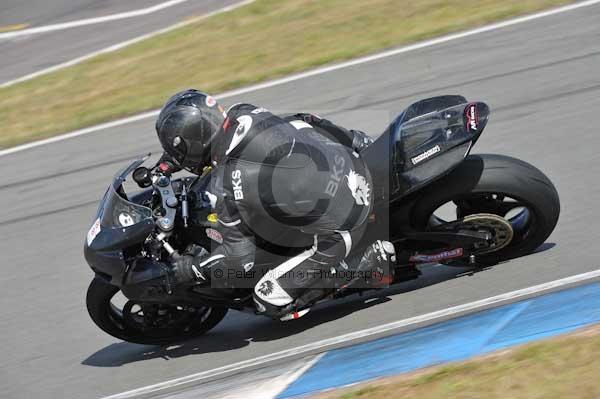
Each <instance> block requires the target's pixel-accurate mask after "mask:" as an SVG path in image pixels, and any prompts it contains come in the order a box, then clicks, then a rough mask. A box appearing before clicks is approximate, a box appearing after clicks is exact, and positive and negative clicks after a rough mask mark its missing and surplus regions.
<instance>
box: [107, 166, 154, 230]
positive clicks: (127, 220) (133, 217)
mask: <svg viewBox="0 0 600 399" xmlns="http://www.w3.org/2000/svg"><path fill="white" fill-rule="evenodd" d="M144 161H145V158H142V159H138V160H136V161H134V162H132V163H131V164H130V165H129V166H127V167H126V168H124V169H123V170H121V171H120V172H119V173H117V174H116V175H115V178H114V179H113V182H112V184H111V185H110V187H109V188H108V190H107V192H106V194H105V195H104V199H103V201H102V203H101V204H100V209H99V210H98V218H99V219H100V225H101V226H102V227H106V228H112V229H114V228H125V227H130V226H133V225H135V224H138V223H141V222H144V221H145V220H148V219H152V210H151V209H150V208H148V207H145V206H142V205H139V204H135V203H133V202H130V201H129V200H127V196H126V194H125V191H124V190H123V182H124V181H125V179H126V177H127V176H128V175H129V174H130V173H131V172H132V171H133V170H135V169H136V168H137V167H138V166H140V165H141V164H142V163H143V162H144Z"/></svg>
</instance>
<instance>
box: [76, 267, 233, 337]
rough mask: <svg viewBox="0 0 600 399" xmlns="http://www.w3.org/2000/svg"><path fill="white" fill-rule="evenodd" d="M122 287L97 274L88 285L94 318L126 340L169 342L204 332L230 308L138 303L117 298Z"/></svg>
mask: <svg viewBox="0 0 600 399" xmlns="http://www.w3.org/2000/svg"><path fill="white" fill-rule="evenodd" d="M118 292H119V288H118V287H115V286H114V285H111V284H109V283H107V282H106V281H104V280H102V279H101V278H99V277H95V278H94V279H93V280H92V282H91V283H90V286H89V287H88V291H87V297H86V304H87V309H88V313H89V315H90V317H91V318H92V320H93V321H94V323H96V325H97V326H98V327H100V328H101V329H102V330H103V331H104V332H106V333H108V334H110V335H112V336H113V337H115V338H119V339H122V340H124V341H128V342H133V343H136V344H144V345H166V344H170V343H173V342H177V341H181V340H185V339H189V338H192V337H196V336H199V335H201V334H204V333H205V332H207V331H208V330H210V329H211V328H213V327H215V326H216V325H217V324H218V323H219V322H220V321H221V320H223V318H224V317H225V315H226V314H227V310H228V309H227V308H215V307H210V306H202V307H191V306H177V305H161V304H137V303H134V302H132V301H127V302H126V303H125V305H122V306H119V305H118V304H117V303H116V301H114V297H115V295H116V294H117V293H118Z"/></svg>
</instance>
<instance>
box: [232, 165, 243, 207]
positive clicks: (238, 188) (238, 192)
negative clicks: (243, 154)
mask: <svg viewBox="0 0 600 399" xmlns="http://www.w3.org/2000/svg"><path fill="white" fill-rule="evenodd" d="M231 185H232V186H233V197H234V198H235V200H236V201H239V200H243V199H244V191H242V172H241V171H240V170H239V169H236V170H234V171H233V172H231Z"/></svg>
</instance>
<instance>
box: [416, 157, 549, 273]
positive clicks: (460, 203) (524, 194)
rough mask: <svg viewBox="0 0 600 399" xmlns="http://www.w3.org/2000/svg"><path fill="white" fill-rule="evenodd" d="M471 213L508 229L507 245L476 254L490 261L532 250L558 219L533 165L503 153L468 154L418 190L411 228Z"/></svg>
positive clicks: (544, 183)
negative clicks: (486, 216)
mask: <svg viewBox="0 0 600 399" xmlns="http://www.w3.org/2000/svg"><path fill="white" fill-rule="evenodd" d="M477 214H493V215H497V216H500V217H501V218H504V219H505V220H506V221H507V222H508V223H510V225H511V227H512V231H513V233H512V238H511V240H510V242H509V243H507V244H506V245H503V246H502V247H501V248H498V250H497V251H492V252H487V253H485V254H482V255H478V256H477V261H478V263H481V264H495V263H498V262H501V261H504V260H507V259H512V258H517V257H520V256H524V255H527V254H529V253H531V252H533V251H534V250H535V249H536V248H538V247H539V246H540V245H541V244H542V243H543V242H544V241H545V240H546V239H547V238H548V236H550V234H551V233H552V231H553V230H554V227H555V226H556V223H557V222H558V217H559V214H560V201H559V198H558V192H557V191H556V188H555V187H554V185H553V184H552V182H551V181H550V180H549V179H548V177H546V175H544V174H543V173H542V172H541V171H540V170H539V169H537V168H535V167H534V166H532V165H530V164H528V163H526V162H523V161H521V160H518V159H516V158H511V157H507V156H503V155H488V154H486V155H470V156H468V157H467V158H466V159H465V160H464V161H463V162H462V163H461V164H460V165H459V166H458V167H457V168H456V169H455V170H453V171H452V172H451V173H449V174H448V175H447V176H445V177H443V178H442V179H440V180H438V181H436V182H435V183H434V184H432V185H431V186H429V187H427V188H425V189H424V190H423V191H422V192H421V193H420V195H419V199H418V200H417V202H416V205H415V207H414V209H413V212H412V216H411V217H412V224H413V227H415V228H417V229H419V230H428V229H432V228H435V227H436V226H440V225H441V224H444V223H448V222H452V221H455V220H461V219H462V220H466V218H468V217H469V216H470V215H477Z"/></svg>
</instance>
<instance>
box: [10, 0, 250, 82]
mask: <svg viewBox="0 0 600 399" xmlns="http://www.w3.org/2000/svg"><path fill="white" fill-rule="evenodd" d="M255 1H256V0H244V1H241V2H239V3H235V4H232V5H229V6H227V7H223V8H219V9H218V10H214V11H211V12H209V13H206V14H203V15H201V16H199V17H195V18H190V19H187V20H185V21H183V22H179V23H177V24H174V25H171V26H168V27H166V28H163V29H159V30H155V31H153V32H149V33H146V34H144V35H141V36H138V37H134V38H133V39H129V40H126V41H124V42H121V43H117V44H114V45H112V46H109V47H106V48H103V49H101V50H97V51H94V52H92V53H89V54H86V55H82V56H81V57H77V58H74V59H72V60H70V61H67V62H63V63H61V64H57V65H54V66H51V67H49V68H45V69H41V70H39V71H37V72H33V73H30V74H28V75H25V76H21V77H20V78H16V79H12V80H9V81H6V82H3V83H0V89H2V88H4V87H9V86H12V85H15V84H17V83H21V82H25V81H27V80H30V79H33V78H37V77H38V76H41V75H45V74H47V73H50V72H54V71H58V70H60V69H63V68H66V67H70V66H73V65H76V64H79V63H81V62H83V61H86V60H89V59H90V58H93V57H95V56H97V55H100V54H106V53H112V52H113V51H117V50H120V49H122V48H123V47H127V46H129V45H132V44H135V43H138V42H141V41H142V40H146V39H149V38H151V37H154V36H157V35H160V34H163V33H167V32H170V31H172V30H175V29H178V28H181V27H184V26H187V25H190V24H193V23H196V22H198V21H201V20H203V19H206V18H208V17H212V16H213V15H217V14H222V13H225V12H228V11H232V10H235V9H236V8H239V7H242V6H245V5H248V4H250V3H254V2H255Z"/></svg>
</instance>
